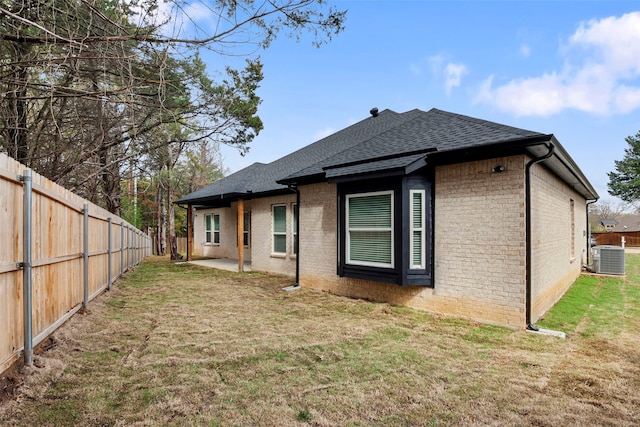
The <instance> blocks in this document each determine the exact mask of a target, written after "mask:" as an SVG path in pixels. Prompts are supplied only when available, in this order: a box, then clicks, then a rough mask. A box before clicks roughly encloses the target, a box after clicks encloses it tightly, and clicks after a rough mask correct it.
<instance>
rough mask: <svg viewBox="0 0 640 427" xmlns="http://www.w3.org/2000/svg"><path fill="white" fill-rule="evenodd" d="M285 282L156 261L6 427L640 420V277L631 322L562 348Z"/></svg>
mask: <svg viewBox="0 0 640 427" xmlns="http://www.w3.org/2000/svg"><path fill="white" fill-rule="evenodd" d="M638 263H640V257H638ZM638 263H636V264H634V265H632V266H630V268H633V269H634V271H635V272H636V273H635V274H636V276H637V270H638V266H637V264H638ZM634 277H635V276H633V275H629V278H634ZM634 280H635V278H634ZM290 282H291V279H290V278H285V277H281V276H275V275H267V274H261V273H247V274H243V275H242V274H237V273H229V272H223V271H218V270H211V269H206V268H204V267H197V266H192V265H175V264H173V263H171V262H169V261H168V260H166V259H162V258H151V259H149V260H147V261H145V262H144V263H143V264H142V265H141V266H139V267H138V268H137V270H136V271H135V273H133V274H130V275H128V276H127V277H126V278H125V279H124V280H121V281H119V282H118V284H117V286H115V287H114V289H113V290H112V291H111V292H109V293H107V294H105V295H103V296H101V297H100V298H98V299H97V300H96V301H95V302H94V303H92V304H91V306H90V309H91V312H90V313H89V314H88V315H84V316H80V315H78V316H75V317H74V318H73V319H71V320H70V321H69V322H68V323H67V324H66V325H65V326H64V327H63V328H61V329H60V330H59V331H57V332H56V333H55V335H54V340H55V341H54V344H55V345H52V346H51V347H52V348H51V349H50V350H49V351H47V352H45V353H43V354H40V355H38V356H37V365H38V366H40V367H39V368H34V369H33V371H34V372H33V373H31V374H30V375H28V376H26V377H25V381H24V384H23V385H22V387H21V388H20V389H19V391H18V393H17V394H16V396H15V398H14V399H13V400H12V401H10V402H7V403H6V404H5V405H3V406H2V407H0V424H2V425H44V426H47V425H50V426H54V425H55V426H63V425H96V426H97V425H139V426H144V425H189V426H190V425H196V426H217V425H225V426H226V425H245V426H248V425H251V426H253V425H264V426H272V425H278V426H287V425H316V426H335V425H346V426H370V425H380V426H383V425H384V426H387V425H396V426H415V425H424V426H430V425H549V426H551V425H569V424H573V425H634V424H635V423H636V422H637V419H638V418H639V417H640V414H639V412H638V408H639V407H640V400H639V398H638V397H637V396H639V395H640V383H639V378H640V372H639V366H640V356H639V354H640V353H639V351H638V349H639V348H640V345H639V344H640V343H638V339H637V338H636V337H635V334H634V332H635V330H637V327H638V326H639V325H638V321H639V319H640V313H638V307H639V304H640V293H639V292H638V284H637V283H638V282H637V281H635V282H633V281H632V280H627V281H626V282H623V281H617V282H616V283H615V284H613V285H609V284H607V286H610V287H613V286H617V287H618V288H619V289H620V292H619V293H618V294H619V295H620V298H622V300H623V303H622V304H621V305H620V306H618V309H619V310H620V311H619V313H620V316H622V317H623V320H622V321H619V322H618V321H617V320H615V319H614V320H609V321H607V322H608V324H609V326H602V324H601V323H594V324H593V325H589V326H588V327H584V325H582V326H579V325H581V324H582V323H584V318H585V317H589V316H591V317H594V318H596V320H595V321H593V320H589V322H602V321H603V320H602V319H603V318H606V316H600V317H598V316H595V311H593V310H594V308H587V309H586V311H585V310H584V309H583V315H582V316H580V315H579V314H575V316H574V317H575V322H576V323H575V325H574V324H572V323H567V329H565V330H566V331H567V332H568V339H567V340H566V341H562V340H559V339H556V338H552V337H545V336H539V335H534V334H530V333H526V332H525V331H514V330H510V329H504V328H498V327H494V326H488V325H480V324H476V323H473V322H468V321H465V320H461V319H457V318H450V317H442V316H434V315H431V314H428V313H424V312H420V311H416V310H412V309H408V308H404V307H394V306H390V305H388V304H377V303H371V302H365V301H361V300H354V299H347V298H341V297H337V296H334V295H330V294H327V293H321V292H316V291H313V290H309V289H301V290H297V291H294V292H283V291H282V290H281V288H282V287H284V286H288V285H290ZM594 286H595V287H597V286H598V285H597V284H595V285H594ZM614 294H615V292H614ZM620 298H618V299H616V298H613V297H612V300H616V301H618V300H619V299H620ZM616 304H617V303H616ZM576 310H577V311H579V309H576ZM590 310H591V311H590ZM585 313H586V314H585ZM620 316H617V317H620ZM617 317H616V319H617ZM572 319H573V318H572ZM561 321H563V322H564V320H562V319H561ZM550 322H551V320H550ZM579 327H580V328H582V331H580V330H579V329H578V328H579ZM571 328H573V329H571ZM576 331H577V332H576Z"/></svg>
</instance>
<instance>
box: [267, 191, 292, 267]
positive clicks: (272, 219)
mask: <svg viewBox="0 0 640 427" xmlns="http://www.w3.org/2000/svg"><path fill="white" fill-rule="evenodd" d="M276 207H284V231H275V230H274V225H275V219H276V216H275V208H276ZM274 236H284V238H285V249H284V252H276V251H275V246H276V245H275V239H274ZM288 240H289V239H287V204H286V203H278V204H275V205H271V256H279V255H284V256H286V255H287V248H288V247H289V241H288Z"/></svg>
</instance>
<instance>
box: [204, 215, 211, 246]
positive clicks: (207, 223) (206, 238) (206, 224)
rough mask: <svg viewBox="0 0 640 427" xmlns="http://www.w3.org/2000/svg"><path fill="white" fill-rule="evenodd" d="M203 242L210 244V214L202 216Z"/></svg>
mask: <svg viewBox="0 0 640 427" xmlns="http://www.w3.org/2000/svg"><path fill="white" fill-rule="evenodd" d="M204 242H205V243H211V214H204Z"/></svg>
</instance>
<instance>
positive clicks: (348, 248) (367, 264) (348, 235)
mask: <svg viewBox="0 0 640 427" xmlns="http://www.w3.org/2000/svg"><path fill="white" fill-rule="evenodd" d="M387 194H388V195H390V196H391V201H390V203H391V226H390V227H385V228H357V229H353V230H354V231H390V232H391V263H388V264H387V263H382V262H367V261H354V260H352V259H351V231H352V229H351V227H350V226H349V201H350V199H353V198H358V197H373V196H381V195H387ZM393 199H394V194H393V190H388V191H373V192H370V193H356V194H347V196H346V201H345V207H346V209H345V228H346V230H345V232H346V236H345V250H346V254H345V255H346V257H345V263H346V264H350V265H362V266H365V267H382V268H394V265H395V241H394V237H395V236H394V232H395V231H394V214H395V212H394V211H395V204H394V200H393Z"/></svg>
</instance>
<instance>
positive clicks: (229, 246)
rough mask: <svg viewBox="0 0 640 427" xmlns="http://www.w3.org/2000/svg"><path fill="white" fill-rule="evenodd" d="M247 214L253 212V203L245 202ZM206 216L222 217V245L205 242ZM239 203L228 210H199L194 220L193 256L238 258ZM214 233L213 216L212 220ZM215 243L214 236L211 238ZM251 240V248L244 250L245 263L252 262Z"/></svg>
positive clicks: (235, 203) (234, 203)
mask: <svg viewBox="0 0 640 427" xmlns="http://www.w3.org/2000/svg"><path fill="white" fill-rule="evenodd" d="M244 210H245V212H247V211H251V201H250V200H248V201H245V202H244ZM205 214H212V215H213V214H218V215H220V244H214V243H206V242H205V219H204V217H205ZM237 226H238V203H237V202H233V203H231V207H228V208H212V209H198V210H197V211H196V213H195V217H194V219H193V236H194V239H193V254H194V255H201V256H206V257H212V258H232V259H237V258H238V246H237V241H238V234H237V233H238V231H237V230H238V229H237ZM211 229H212V233H213V216H212V218H211ZM211 241H212V242H213V234H212V237H211ZM252 243H253V242H252V241H251V238H250V239H249V247H248V248H244V259H245V261H251V252H252V251H251V246H252Z"/></svg>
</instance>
